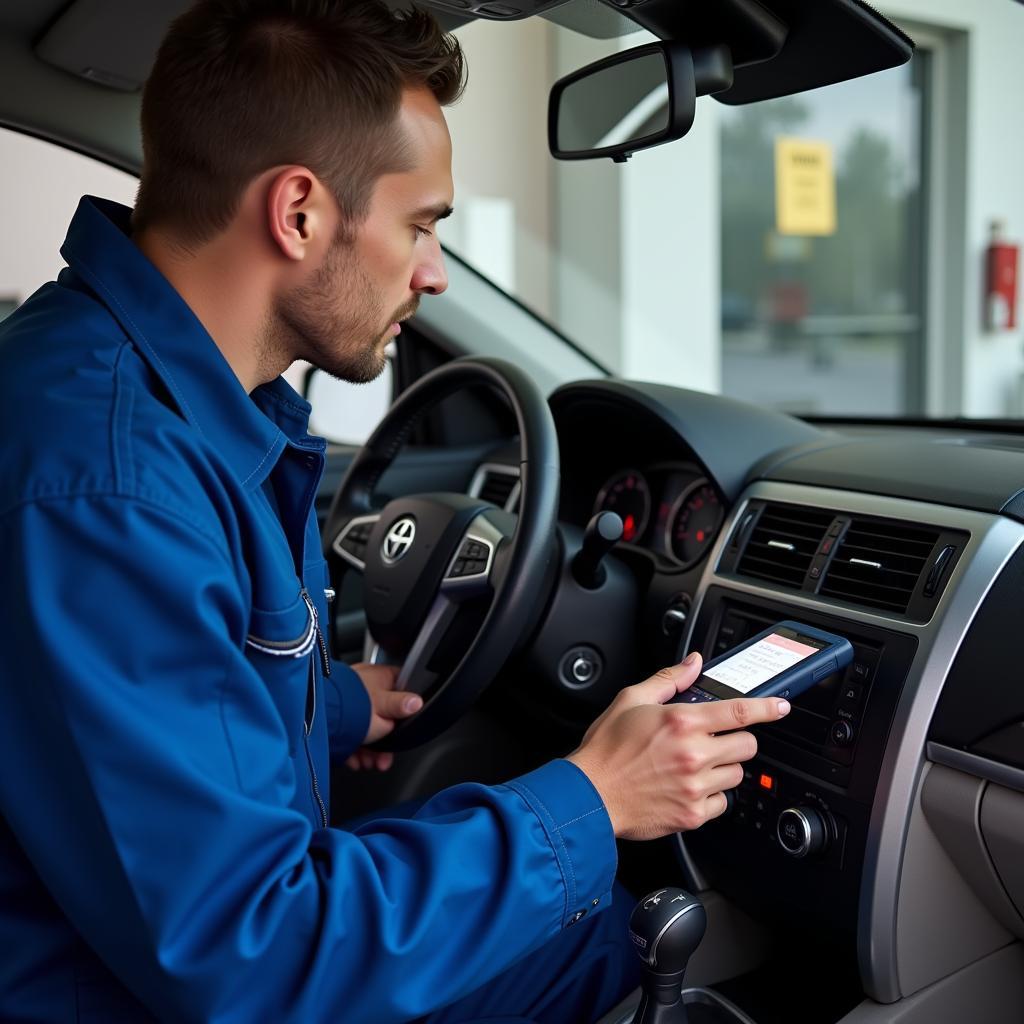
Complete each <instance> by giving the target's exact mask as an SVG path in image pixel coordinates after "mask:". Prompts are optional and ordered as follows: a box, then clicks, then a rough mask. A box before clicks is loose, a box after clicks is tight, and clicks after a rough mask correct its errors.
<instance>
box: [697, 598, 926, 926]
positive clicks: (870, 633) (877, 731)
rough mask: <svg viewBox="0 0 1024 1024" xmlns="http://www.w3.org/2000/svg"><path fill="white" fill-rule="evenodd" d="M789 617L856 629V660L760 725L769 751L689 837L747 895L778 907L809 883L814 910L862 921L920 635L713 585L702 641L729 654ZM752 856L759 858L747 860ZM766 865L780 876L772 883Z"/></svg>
mask: <svg viewBox="0 0 1024 1024" xmlns="http://www.w3.org/2000/svg"><path fill="white" fill-rule="evenodd" d="M780 619H796V620H798V621H801V622H806V623H807V624H808V625H810V626H816V627H819V628H821V629H824V630H828V631H829V632H833V633H838V634H840V635H842V636H845V637H846V638H847V639H849V640H850V642H851V643H852V644H853V648H854V659H853V662H852V663H851V664H850V665H849V667H848V668H847V669H846V670H845V671H844V672H842V673H838V674H836V675H834V676H832V677H830V678H828V679H826V680H825V681H824V682H822V683H821V684H819V685H817V686H815V687H813V688H812V689H811V690H809V691H807V692H806V693H805V694H803V695H802V696H801V697H800V698H799V700H797V701H796V702H795V703H794V704H793V709H792V711H791V712H790V714H789V715H788V716H787V717H786V718H785V719H783V720H782V721H780V722H778V723H775V724H773V725H772V726H770V727H761V728H756V727H755V728H754V729H753V730H752V731H753V732H754V733H755V734H756V735H757V739H758V756H757V757H756V758H755V759H754V760H753V761H750V762H748V763H747V764H746V765H745V766H744V776H745V777H744V780H743V782H742V783H741V785H740V786H739V787H738V788H737V789H736V790H735V791H734V793H733V796H732V798H731V800H730V807H729V810H728V811H727V812H726V814H725V815H723V816H722V817H721V818H719V819H716V820H715V821H713V822H710V823H709V824H708V825H706V826H705V827H704V828H702V829H700V830H699V831H698V832H695V833H693V834H692V835H689V836H687V838H686V842H687V846H688V847H689V848H690V849H691V850H692V851H693V853H694V854H695V855H696V856H697V857H698V859H699V862H700V864H701V865H702V866H705V871H706V873H707V876H708V878H709V881H710V882H711V883H712V885H713V886H714V887H715V888H718V889H720V890H721V891H723V892H725V893H726V895H733V896H735V897H736V898H737V899H739V900H741V901H742V903H743V905H744V906H747V907H750V906H752V905H758V904H760V905H761V906H762V907H763V908H764V909H765V910H766V911H770V910H774V909H777V906H776V902H777V893H778V892H779V891H780V890H781V891H784V892H786V893H787V894H788V895H789V897H790V898H792V897H793V896H794V895H795V894H800V900H799V902H800V905H801V908H802V911H801V912H802V914H805V915H808V916H810V917H813V918H817V919H818V920H819V921H821V922H822V923H827V924H829V925H831V926H833V927H838V928H841V929H846V930H850V929H853V928H854V927H855V924H856V904H857V899H858V896H859V881H860V867H861V864H862V863H863V853H864V846H865V841H866V836H867V829H868V822H869V820H870V815H871V805H872V801H873V799H874V794H875V789H876V785H877V780H878V774H879V770H880V767H881V762H882V755H883V753H884V750H885V742H886V737H887V734H888V731H889V725H890V723H891V721H892V717H893V713H894V711H895V708H896V703H897V700H898V698H899V695H900V692H901V690H902V688H903V685H904V683H905V681H906V679H907V676H908V673H909V671H910V668H911V665H912V663H913V659H914V654H915V652H916V650H917V639H916V638H915V637H913V636H909V635H906V634H903V633H900V632H897V631H893V630H887V629H881V628H878V627H876V626H870V625H867V624H864V623H859V622H858V623H853V622H851V621H848V620H845V619H842V618H840V617H838V616H835V615H825V614H821V613H814V612H809V611H808V610H807V609H806V608H799V607H795V606H791V605H788V604H786V603H785V602H783V601H778V600H766V599H764V598H758V597H754V596H750V595H737V594H735V593H733V592H731V591H730V590H728V589H726V588H724V587H714V586H713V587H711V588H709V590H708V592H707V593H706V595H705V598H704V601H703V602H702V604H701V608H700V614H699V616H698V619H697V622H696V625H695V628H694V632H693V639H692V641H691V644H690V646H691V647H696V648H698V649H700V650H701V651H702V653H703V655H704V657H705V659H708V658H712V657H718V656H719V655H721V654H724V653H726V652H728V651H729V650H730V649H731V648H733V647H735V646H736V645H738V644H740V643H741V642H743V641H744V640H745V639H747V638H748V637H750V636H753V635H754V634H756V633H759V632H760V631H761V630H763V629H766V628H767V627H769V626H771V625H772V624H773V623H775V622H778V621H779V620H780ZM751 858H754V859H756V861H757V862H758V864H759V870H758V871H757V872H753V873H752V872H750V871H749V870H741V869H743V868H749V865H750V863H751ZM765 877H772V878H773V879H774V880H775V881H776V882H779V883H780V884H778V885H776V884H775V882H773V884H772V885H771V886H770V887H765V886H764V879H765ZM766 888H767V889H768V895H767V896H766V895H763V894H764V890H765V889H766ZM737 890H739V891H737Z"/></svg>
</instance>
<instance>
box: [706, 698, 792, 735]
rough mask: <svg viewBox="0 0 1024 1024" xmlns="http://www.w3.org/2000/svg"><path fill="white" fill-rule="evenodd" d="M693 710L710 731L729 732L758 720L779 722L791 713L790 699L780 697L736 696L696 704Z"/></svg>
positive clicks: (743, 727)
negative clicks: (729, 698)
mask: <svg viewBox="0 0 1024 1024" xmlns="http://www.w3.org/2000/svg"><path fill="white" fill-rule="evenodd" d="M693 710H694V711H695V712H696V713H697V714H698V715H700V716H701V726H702V727H704V728H706V729H707V731H708V732H728V731H729V730H731V729H745V728H746V727H747V726H748V725H756V724H757V723H758V722H777V721H778V720H779V719H780V718H784V717H785V716H786V715H788V714H789V701H788V700H782V699H781V698H779V697H734V698H732V699H731V700H716V701H708V703H706V704H694V705H693Z"/></svg>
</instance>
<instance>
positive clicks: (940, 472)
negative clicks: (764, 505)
mask: <svg viewBox="0 0 1024 1024" xmlns="http://www.w3.org/2000/svg"><path fill="white" fill-rule="evenodd" d="M755 475H757V476H759V477H760V478H762V479H765V480H777V481H784V482H786V483H795V484H810V485H812V486H818V487H837V488H842V489H844V490H849V491H860V492H863V493H868V494H883V495H888V496H891V497H897V498H909V499H911V500H914V501H927V502H930V503H932V504H938V505H949V506H951V507H953V508H967V509H975V510H977V511H979V512H1001V513H1003V514H1004V515H1008V516H1011V517H1012V518H1014V519H1020V520H1022V521H1024V502H1022V501H1021V498H1020V495H1021V490H1022V488H1024V438H1018V437H1016V436H1014V435H1008V436H988V435H978V436H964V435H954V434H947V433H944V432H939V431H935V432H931V431H909V430H906V431H905V430H900V429H899V428H898V427H894V428H892V429H890V430H884V431H872V432H870V433H868V434H866V435H859V436H858V435H856V434H832V435H828V440H825V435H823V436H822V441H821V442H820V443H818V444H815V445H809V446H808V445H805V446H803V447H802V448H801V449H797V450H793V451H790V452H788V453H785V454H784V455H782V456H781V457H779V458H778V459H777V460H776V461H775V462H774V463H766V464H764V465H762V466H761V467H760V468H759V471H758V472H757V473H756V474H755Z"/></svg>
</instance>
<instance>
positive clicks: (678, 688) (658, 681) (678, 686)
mask: <svg viewBox="0 0 1024 1024" xmlns="http://www.w3.org/2000/svg"><path fill="white" fill-rule="evenodd" d="M701 664H702V662H701V657H700V654H699V653H698V652H697V651H694V652H693V653H692V654H689V655H687V656H686V658H685V660H684V661H682V662H680V664H678V665H669V666H667V667H666V668H663V669H659V670H658V671H657V672H655V673H654V675H653V676H651V677H650V679H645V680H644V681H643V682H642V683H637V684H636V685H635V686H630V687H627V688H626V690H625V691H624V692H625V693H626V694H627V699H628V701H629V703H630V704H634V705H635V704H664V703H666V702H667V701H670V700H671V699H672V698H673V697H674V696H675V695H676V694H677V693H682V691H683V690H685V689H686V688H687V687H688V686H691V685H692V684H693V683H694V682H695V681H696V679H697V677H698V676H699V675H700V670H701Z"/></svg>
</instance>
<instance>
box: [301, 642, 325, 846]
mask: <svg viewBox="0 0 1024 1024" xmlns="http://www.w3.org/2000/svg"><path fill="white" fill-rule="evenodd" d="M309 684H310V686H311V687H312V688H313V713H312V715H310V717H309V721H308V723H304V729H303V732H302V745H303V747H305V750H306V764H308V765H309V781H310V785H311V786H312V787H313V799H314V800H315V801H316V806H317V808H318V810H319V811H320V827H321V828H327V808H326V807H325V806H324V798H323V797H322V796H321V795H320V783H319V781H318V780H317V777H316V766H315V765H314V764H313V753H312V751H311V750H310V749H309V734H310V733H311V732H312V731H313V720H314V719H315V717H316V668H315V667H314V661H313V655H312V652H311V653H310V656H309Z"/></svg>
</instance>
